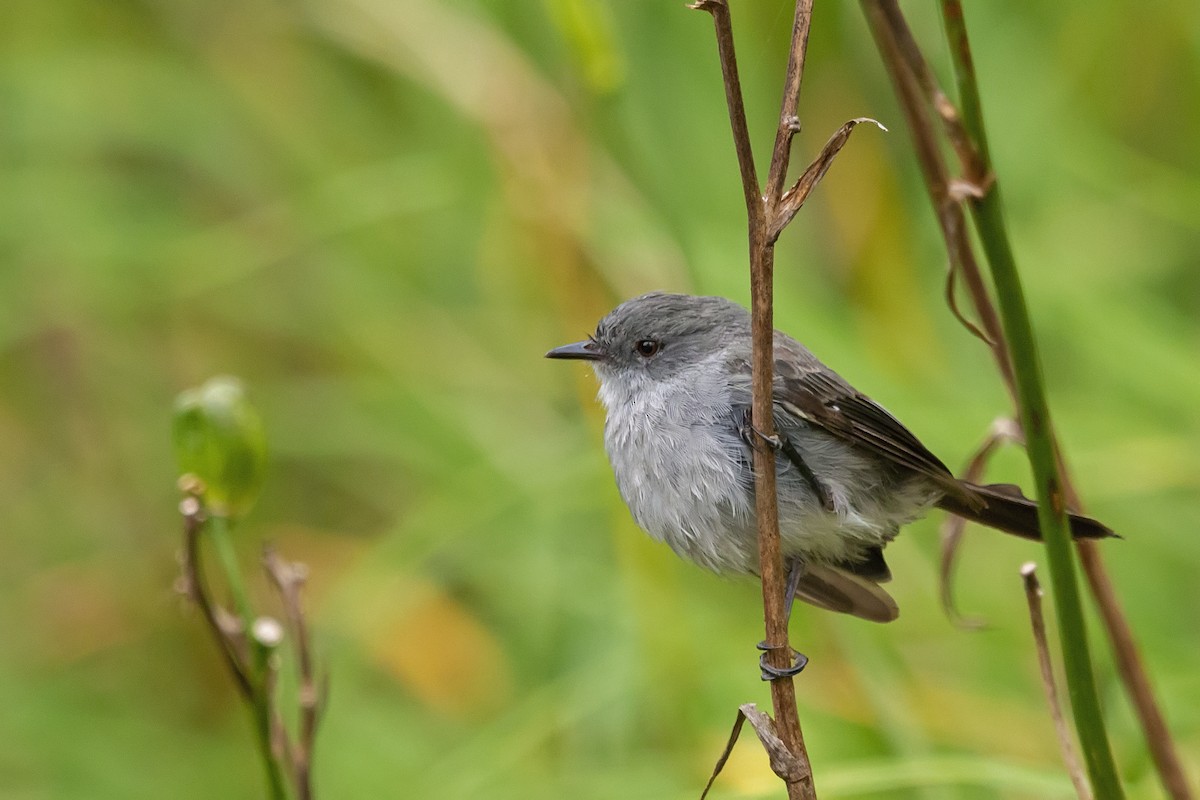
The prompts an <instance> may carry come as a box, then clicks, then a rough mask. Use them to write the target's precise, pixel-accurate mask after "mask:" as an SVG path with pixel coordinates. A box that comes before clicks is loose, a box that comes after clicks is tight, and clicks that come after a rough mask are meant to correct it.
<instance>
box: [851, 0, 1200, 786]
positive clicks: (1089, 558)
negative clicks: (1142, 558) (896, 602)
mask: <svg viewBox="0 0 1200 800" xmlns="http://www.w3.org/2000/svg"><path fill="white" fill-rule="evenodd" d="M863 9H864V12H865V14H866V17H867V20H868V22H869V24H870V26H871V30H872V34H873V35H874V37H875V39H876V43H877V45H878V47H879V51H880V53H881V55H882V57H883V61H884V64H885V66H886V67H887V70H888V74H889V77H891V79H892V81H893V84H894V86H895V89H896V93H897V96H898V97H899V99H900V102H901V108H902V109H903V111H904V114H905V116H906V118H907V121H908V124H909V128H910V130H911V131H912V134H913V140H914V145H915V148H916V152H917V156H918V162H919V163H920V165H921V170H922V174H923V176H924V178H925V182H926V186H927V189H928V191H929V195H930V197H931V199H932V200H933V203H934V208H935V211H936V212H937V217H938V222H939V225H940V226H941V228H942V232H943V237H944V238H945V241H946V247H947V251H948V253H949V254H950V261H951V268H950V277H949V280H948V282H947V288H948V290H947V294H948V299H949V300H950V305H951V309H952V310H953V311H954V313H955V315H956V316H958V317H959V319H960V320H963V322H964V323H965V324H967V327H969V328H971V329H972V330H973V331H975V332H977V333H982V335H981V337H980V338H983V339H984V340H985V341H986V342H988V344H989V345H990V346H991V351H992V353H993V356H994V357H995V359H996V363H997V366H998V368H999V369H1000V372H1001V374H1002V375H1003V377H1004V383H1005V386H1006V388H1007V389H1008V391H1009V394H1010V396H1012V397H1013V400H1014V405H1019V404H1018V403H1017V402H1016V399H1017V398H1016V380H1015V376H1014V374H1013V371H1012V365H1011V361H1010V360H1009V353H1008V347H1007V345H1006V343H1005V339H1004V336H1003V332H1002V331H1001V330H1000V326H999V322H998V318H997V315H996V311H995V307H994V305H993V303H992V301H991V298H990V296H989V295H988V293H987V291H986V288H985V287H984V285H983V282H982V279H981V277H980V274H979V267H978V264H977V263H976V262H975V260H974V256H973V251H972V246H971V242H970V240H969V238H968V235H967V232H966V229H965V225H964V222H963V213H962V210H961V207H960V205H959V204H960V202H961V201H962V200H970V201H971V202H972V203H973V205H978V204H980V201H982V200H983V199H985V197H986V195H987V194H989V193H990V188H991V183H992V182H993V180H994V178H993V176H992V174H991V166H990V162H989V161H988V155H987V154H988V148H987V141H986V136H984V134H983V131H984V128H983V122H982V115H981V113H980V103H979V94H978V90H977V88H976V84H975V79H974V67H973V64H972V62H971V59H970V49H969V45H968V42H967V39H966V32H965V28H964V27H963V24H962V13H961V7H960V6H959V4H958V3H956V2H955V3H946V4H945V5H944V12H945V20H946V27H947V35H948V37H949V38H950V40H951V48H952V50H953V52H954V55H955V58H956V61H957V62H958V65H957V66H958V69H957V75H958V77H959V83H960V91H961V94H962V101H961V102H962V106H963V109H964V112H963V114H962V116H961V117H960V116H959V114H958V112H957V110H956V109H955V108H954V107H953V105H952V104H951V103H950V102H949V101H948V100H947V99H946V97H945V95H944V94H943V93H942V92H941V90H940V89H939V88H938V87H937V85H936V80H935V79H934V77H933V75H932V71H931V70H930V69H929V68H928V65H927V64H926V62H925V60H924V58H923V56H922V55H921V53H920V50H919V48H918V47H917V45H916V43H915V41H913V38H912V35H911V33H910V32H909V30H908V26H907V24H906V23H905V22H904V18H903V16H902V15H901V14H900V12H899V8H898V7H897V6H896V4H895V3H894V2H875V1H874V0H864V2H863ZM939 117H940V122H941V124H942V126H943V128H944V130H945V133H946V136H947V139H949V141H950V143H951V145H952V146H953V148H954V150H955V152H956V153H957V155H958V158H959V161H960V163H961V165H962V170H963V174H964V176H965V178H966V180H953V179H951V178H950V177H949V174H948V170H947V167H946V165H945V162H944V160H943V157H942V154H941V151H940V149H939V147H938V142H937V135H936V127H937V122H938V119H937V118H939ZM997 208H998V206H997ZM981 233H982V232H981ZM959 273H961V274H962V275H963V276H964V277H965V279H966V280H965V282H966V285H967V288H968V291H969V295H970V298H971V300H972V303H973V305H974V307H975V311H976V314H977V316H978V318H979V320H980V322H981V324H982V326H983V331H982V332H979V331H977V329H975V328H974V326H972V325H970V324H969V323H967V321H966V320H965V319H963V317H962V315H961V314H960V313H959V311H958V309H957V306H956V305H955V303H954V298H953V294H952V292H953V282H954V277H955V275H956V274H959ZM1051 434H1052V431H1051ZM1051 441H1052V442H1053V439H1051ZM1053 449H1054V451H1055V457H1056V459H1057V460H1058V469H1059V475H1060V476H1061V477H1060V480H1061V484H1060V485H1061V492H1062V495H1063V496H1064V497H1065V499H1066V502H1067V504H1068V505H1069V506H1071V507H1072V508H1076V509H1078V508H1080V504H1079V502H1078V497H1077V494H1076V493H1075V491H1074V488H1073V487H1072V485H1071V483H1070V480H1069V476H1068V474H1067V471H1066V470H1065V468H1064V465H1063V464H1062V459H1061V453H1060V452H1058V450H1057V447H1056V446H1055V447H1054V448H1053ZM1076 545H1077V548H1078V552H1079V555H1080V558H1081V561H1082V563H1083V567H1084V572H1085V574H1086V575H1087V578H1088V585H1089V587H1090V589H1091V591H1092V594H1093V596H1094V597H1095V599H1096V601H1097V604H1098V605H1099V608H1100V612H1101V615H1102V619H1103V621H1104V624H1105V628H1106V631H1107V632H1108V635H1109V638H1110V642H1111V645H1112V649H1113V652H1114V655H1115V657H1116V661H1117V667H1118V671H1119V672H1120V674H1121V677H1122V681H1123V682H1124V684H1125V686H1126V689H1127V691H1128V692H1129V695H1130V698H1131V700H1132V702H1133V704H1134V707H1135V711H1136V712H1137V714H1138V717H1139V719H1140V721H1141V723H1142V727H1143V729H1144V731H1145V734H1146V738H1147V742H1148V744H1149V747H1150V750H1151V754H1152V756H1153V757H1154V760H1155V764H1156V767H1157V768H1158V771H1159V775H1160V777H1161V779H1162V781H1163V783H1164V786H1166V788H1167V790H1168V792H1169V793H1170V794H1171V796H1172V797H1173V798H1175V800H1187V799H1188V798H1191V797H1192V795H1191V793H1190V790H1189V789H1188V787H1187V783H1186V780H1185V778H1184V776H1183V772H1182V769H1181V767H1180V765H1179V761H1178V758H1177V756H1176V754H1175V748H1174V744H1173V742H1172V740H1171V737H1170V734H1169V732H1168V730H1167V728H1166V724H1165V722H1164V720H1163V717H1162V714H1161V712H1160V711H1159V708H1158V706H1157V704H1156V702H1155V700H1154V696H1153V692H1152V690H1151V689H1150V686H1149V682H1148V680H1147V678H1146V673H1145V669H1144V667H1143V665H1142V662H1141V659H1140V656H1139V654H1138V650H1137V646H1136V644H1135V643H1134V641H1133V637H1132V632H1131V630H1130V628H1129V625H1128V623H1127V622H1126V620H1125V617H1124V614H1123V612H1122V610H1121V607H1120V604H1119V602H1118V601H1117V598H1116V595H1115V592H1114V590H1113V587H1112V584H1111V581H1110V580H1109V578H1108V575H1107V573H1106V571H1105V570H1104V565H1103V561H1102V560H1101V557H1100V551H1099V548H1098V547H1097V546H1096V544H1095V543H1094V542H1077V543H1076Z"/></svg>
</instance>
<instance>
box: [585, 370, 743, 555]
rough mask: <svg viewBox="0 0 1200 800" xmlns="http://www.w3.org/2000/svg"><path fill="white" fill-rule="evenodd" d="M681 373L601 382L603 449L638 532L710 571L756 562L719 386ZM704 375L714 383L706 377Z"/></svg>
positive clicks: (734, 437)
mask: <svg viewBox="0 0 1200 800" xmlns="http://www.w3.org/2000/svg"><path fill="white" fill-rule="evenodd" d="M704 372H705V371H704V370H686V371H684V372H682V373H681V374H678V375H676V376H674V377H672V378H669V379H666V380H651V379H649V378H648V377H647V378H646V379H645V380H622V381H604V380H603V379H602V381H601V389H600V398H601V400H602V401H603V403H604V405H605V407H606V409H607V412H608V413H607V421H606V423H605V429H604V439H605V449H606V450H607V451H608V457H609V461H610V462H611V463H612V468H613V473H614V475H615V476H616V480H617V488H618V489H619V490H620V492H621V496H622V498H624V500H625V503H626V505H628V506H629V510H630V511H631V512H632V513H633V517H634V519H635V520H636V521H637V523H638V525H640V526H641V527H642V528H643V529H644V530H645V531H646V532H647V533H649V534H650V535H651V536H653V537H655V538H656V539H659V540H662V541H664V542H666V543H667V544H668V545H669V546H670V547H671V549H673V550H674V551H675V552H676V553H678V554H679V555H681V556H684V557H685V558H689V559H691V560H693V561H695V562H697V563H699V564H700V565H702V566H705V567H708V568H709V569H713V570H716V571H718V572H728V571H732V572H744V571H747V570H749V569H752V568H753V564H754V563H756V560H757V555H756V553H755V552H754V545H755V542H754V540H753V538H752V537H747V536H745V535H741V532H742V531H745V530H748V529H749V528H751V527H752V526H753V517H754V514H753V495H752V492H751V484H752V481H753V477H752V473H751V468H750V464H749V462H748V460H747V459H748V451H747V449H746V445H745V443H744V442H743V441H742V440H741V438H740V436H739V432H738V429H737V427H736V424H735V421H734V419H733V415H732V411H731V402H730V390H729V388H728V385H727V383H725V382H722V381H720V380H718V379H716V378H710V377H708V376H706V375H705V374H704ZM709 374H710V375H719V374H720V373H719V371H715V370H714V371H711V372H710V373H709Z"/></svg>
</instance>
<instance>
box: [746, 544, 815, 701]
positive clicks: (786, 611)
mask: <svg viewBox="0 0 1200 800" xmlns="http://www.w3.org/2000/svg"><path fill="white" fill-rule="evenodd" d="M803 576H804V562H803V561H801V560H800V559H798V558H791V559H788V577H787V588H786V590H785V593H784V597H783V603H784V606H783V619H784V625H787V624H788V623H789V622H791V621H792V604H793V603H794V602H795V601H796V590H797V589H798V588H799V587H800V578H802V577H803ZM780 648H781V645H768V644H767V643H766V640H763V641H761V642H759V643H758V649H759V650H762V651H763V654H762V655H761V656H759V657H758V667H759V669H760V670H762V679H763V680H764V681H772V680H775V679H776V678H791V677H793V676H795V675H799V674H800V673H801V672H802V671H803V670H804V668H805V667H807V666H808V656H806V655H804V653H800V652H797V651H795V650H792V665H791V666H790V667H785V668H783V669H780V668H779V667H775V666H772V665H771V664H768V663H767V652H768V651H770V650H778V649H780Z"/></svg>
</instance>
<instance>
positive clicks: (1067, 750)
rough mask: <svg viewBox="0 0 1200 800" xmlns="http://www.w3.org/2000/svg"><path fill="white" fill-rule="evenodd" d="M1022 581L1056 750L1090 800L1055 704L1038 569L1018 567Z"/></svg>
mask: <svg viewBox="0 0 1200 800" xmlns="http://www.w3.org/2000/svg"><path fill="white" fill-rule="evenodd" d="M1021 579H1022V581H1023V583H1024V584H1025V601H1026V603H1028V605H1029V627H1030V629H1031V630H1032V631H1033V645H1034V648H1035V649H1036V650H1037V657H1038V670H1039V671H1040V672H1041V674H1042V689H1043V690H1044V691H1045V693H1046V705H1047V707H1048V708H1049V709H1050V718H1051V719H1052V720H1054V733H1055V735H1056V736H1057V737H1058V749H1059V751H1060V752H1061V753H1062V757H1063V763H1064V764H1065V765H1066V767H1067V774H1068V775H1070V776H1071V784H1072V785H1073V786H1074V787H1075V795H1076V796H1077V797H1078V798H1079V800H1092V789H1091V787H1090V786H1088V782H1087V776H1086V775H1084V773H1083V767H1082V766H1080V764H1079V756H1078V755H1077V754H1076V753H1075V746H1074V745H1073V744H1072V743H1071V731H1070V729H1069V728H1068V727H1067V721H1066V719H1064V718H1063V713H1062V705H1061V704H1060V703H1059V702H1058V684H1057V682H1056V681H1055V680H1054V665H1053V663H1051V661H1050V646H1049V645H1048V644H1047V643H1046V620H1045V617H1044V616H1043V615H1042V585H1041V583H1039V582H1038V578H1037V565H1036V564H1034V563H1033V562H1032V561H1029V562H1027V563H1026V564H1025V565H1023V566H1022V567H1021Z"/></svg>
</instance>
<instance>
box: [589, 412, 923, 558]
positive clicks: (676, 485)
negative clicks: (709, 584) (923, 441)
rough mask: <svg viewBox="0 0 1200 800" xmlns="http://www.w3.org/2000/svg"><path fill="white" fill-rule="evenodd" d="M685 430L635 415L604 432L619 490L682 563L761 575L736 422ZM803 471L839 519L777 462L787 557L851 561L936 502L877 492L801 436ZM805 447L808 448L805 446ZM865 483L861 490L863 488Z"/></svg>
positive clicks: (845, 462) (911, 492)
mask: <svg viewBox="0 0 1200 800" xmlns="http://www.w3.org/2000/svg"><path fill="white" fill-rule="evenodd" d="M726 419H727V420H728V421H727V422H726V421H725V420H721V422H724V424H714V423H715V422H717V421H715V420H712V419H709V420H703V421H700V422H693V421H689V423H687V424H685V423H683V422H682V421H677V420H674V419H672V418H671V416H670V415H669V414H654V413H649V414H631V415H627V416H626V420H628V422H627V423H626V424H619V425H618V424H613V422H612V417H611V416H610V417H609V423H608V425H607V426H606V428H605V447H606V450H607V451H608V456H609V461H610V462H611V463H612V467H613V473H614V475H615V476H616V480H617V487H618V489H619V490H620V493H621V497H622V498H623V499H624V500H625V503H626V505H627V506H628V507H629V509H630V511H631V512H632V514H633V517H634V520H635V521H636V522H637V523H638V525H639V526H641V528H642V529H643V530H645V531H646V532H647V533H649V534H650V535H651V536H653V537H654V538H655V539H658V540H660V541H663V542H665V543H666V544H667V545H669V546H670V547H671V549H672V550H674V551H675V552H676V553H677V554H679V555H680V556H683V557H684V558H687V559H690V560H691V561H694V562H695V563H697V564H699V565H701V566H703V567H706V568H708V569H711V570H713V571H716V572H722V573H746V572H757V571H758V540H757V531H756V522H755V519H756V515H755V512H754V488H753V473H752V470H751V467H750V462H749V459H750V455H751V454H750V451H749V448H748V447H747V445H746V443H745V442H744V441H743V440H742V439H741V438H740V435H739V434H738V431H737V429H736V427H735V426H734V424H733V422H732V417H731V416H727V417H726ZM797 438H798V439H799V442H800V444H799V445H798V446H799V447H800V448H801V449H803V450H804V451H805V460H806V463H809V466H810V467H812V468H813V471H814V472H815V473H816V475H817V476H818V479H819V480H822V481H823V482H824V485H825V487H826V489H827V490H828V493H829V495H830V497H831V499H832V500H833V504H834V510H833V511H828V510H826V509H825V508H823V507H822V505H821V503H820V501H819V499H818V498H817V497H816V495H815V493H814V492H813V491H812V489H811V487H810V485H809V484H808V483H806V482H805V479H804V478H803V477H802V476H801V475H800V473H799V471H798V470H797V469H796V468H795V467H794V466H793V465H792V464H790V463H789V462H788V461H787V459H786V458H783V457H782V456H779V457H777V459H776V469H777V478H778V484H779V485H778V495H779V497H780V505H779V516H780V535H781V537H782V544H783V552H784V555H785V557H800V558H802V559H804V560H806V561H810V562H823V563H837V562H841V561H847V560H853V559H855V558H856V557H858V556H859V555H860V554H861V553H862V552H863V551H864V550H865V549H866V548H868V547H872V546H878V545H882V544H885V543H886V542H888V541H890V540H891V539H892V538H893V537H894V536H895V535H896V533H897V530H898V528H899V526H900V525H902V524H905V523H907V522H910V521H912V520H913V519H915V518H917V517H919V516H920V515H921V514H922V513H923V512H924V510H925V509H926V508H928V506H929V505H930V504H931V503H932V502H933V501H934V500H935V499H936V497H937V493H936V492H934V491H930V490H929V489H928V488H926V487H923V486H920V485H916V484H914V485H906V486H901V487H896V490H895V491H892V492H889V493H887V494H885V495H882V496H881V495H880V493H879V492H878V487H876V486H869V485H867V484H866V483H865V482H863V481H861V480H858V478H859V475H860V474H861V475H866V474H877V473H878V467H877V466H876V465H874V464H871V463H868V462H867V461H866V460H864V459H859V458H857V457H856V456H854V455H853V454H852V453H849V451H848V450H847V449H846V448H845V447H840V446H836V443H834V442H832V441H827V440H826V438H825V437H823V436H819V437H816V438H811V437H806V436H803V435H801V436H799V437H797V436H796V435H795V432H793V440H796V439H797ZM806 440H807V441H806ZM860 484H861V485H860Z"/></svg>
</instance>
